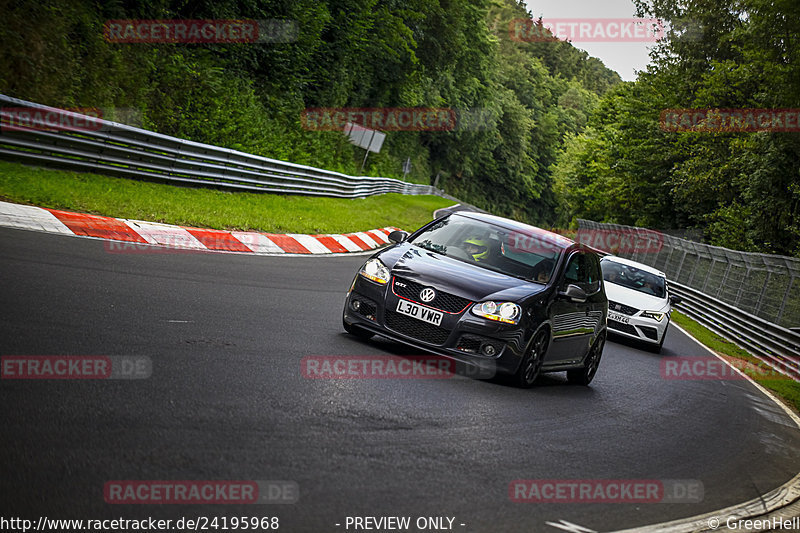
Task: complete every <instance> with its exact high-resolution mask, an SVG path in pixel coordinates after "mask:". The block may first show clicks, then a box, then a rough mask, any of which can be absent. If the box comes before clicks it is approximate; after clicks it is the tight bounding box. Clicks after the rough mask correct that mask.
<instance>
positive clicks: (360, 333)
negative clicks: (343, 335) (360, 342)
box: [342, 319, 375, 340]
mask: <svg viewBox="0 0 800 533" xmlns="http://www.w3.org/2000/svg"><path fill="white" fill-rule="evenodd" d="M342 326H344V330H345V331H346V332H347V333H349V334H350V335H353V336H355V337H358V338H359V339H364V340H369V339H371V338H372V337H374V336H375V334H374V333H372V332H370V331H367V330H366V329H362V328H360V327H358V326H354V325H352V324H348V323H347V322H345V321H344V319H342Z"/></svg>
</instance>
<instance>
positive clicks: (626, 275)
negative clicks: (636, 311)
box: [600, 260, 667, 298]
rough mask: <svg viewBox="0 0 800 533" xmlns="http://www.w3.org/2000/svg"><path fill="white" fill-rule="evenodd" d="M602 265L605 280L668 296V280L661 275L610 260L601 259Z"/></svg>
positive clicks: (651, 293) (647, 292) (661, 296)
mask: <svg viewBox="0 0 800 533" xmlns="http://www.w3.org/2000/svg"><path fill="white" fill-rule="evenodd" d="M600 266H601V267H602V269H603V280H605V281H606V282H607V283H613V284H615V285H621V286H622V287H626V288H628V289H633V290H635V291H639V292H643V293H644V294H649V295H651V296H656V297H658V298H664V297H665V296H666V293H667V286H666V280H665V279H664V278H663V277H661V276H657V275H655V274H651V273H650V272H647V271H645V270H640V269H638V268H636V267H632V266H628V265H623V264H622V263H617V262H615V261H610V260H603V261H600Z"/></svg>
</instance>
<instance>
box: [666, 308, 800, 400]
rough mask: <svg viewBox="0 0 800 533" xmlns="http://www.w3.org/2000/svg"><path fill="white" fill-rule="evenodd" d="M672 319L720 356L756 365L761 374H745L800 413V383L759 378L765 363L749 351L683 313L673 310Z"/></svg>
mask: <svg viewBox="0 0 800 533" xmlns="http://www.w3.org/2000/svg"><path fill="white" fill-rule="evenodd" d="M671 319H672V321H673V322H675V323H676V324H677V325H679V326H680V327H682V328H683V329H685V330H686V331H688V332H689V333H691V334H692V336H693V337H694V338H695V339H697V340H698V341H700V342H701V343H703V344H704V345H706V346H707V347H709V348H710V349H711V350H713V351H714V352H716V353H718V354H719V355H722V356H725V357H733V358H735V359H741V360H743V361H746V362H747V363H752V364H753V365H755V366H756V368H757V369H759V370H761V372H753V373H751V372H745V373H747V374H749V375H750V377H752V378H753V379H754V380H755V381H756V382H757V383H758V384H759V385H761V386H762V387H764V388H765V389H767V390H769V391H770V392H772V393H773V394H774V395H775V396H777V397H778V398H780V399H781V400H783V402H784V403H785V404H787V405H788V406H789V407H791V408H792V409H793V410H794V412H796V413H800V383H797V382H796V381H794V380H792V379H791V378H788V377H785V376H780V375H775V376H774V377H769V376H767V377H762V376H759V375H758V374H763V373H764V371H765V370H766V369H767V367H765V365H764V363H762V362H761V360H760V359H758V358H756V357H754V356H753V355H750V353H749V352H748V351H746V350H744V349H742V348H740V347H738V346H737V345H735V344H733V343H732V342H730V341H728V340H725V339H724V338H722V337H720V336H719V335H717V334H716V333H714V332H713V331H711V330H709V329H707V328H706V327H704V326H702V325H700V324H699V323H698V322H696V321H694V320H692V319H691V318H689V317H688V316H686V315H684V314H683V313H680V312H678V311H675V310H673V311H672V315H671ZM743 366H744V365H743Z"/></svg>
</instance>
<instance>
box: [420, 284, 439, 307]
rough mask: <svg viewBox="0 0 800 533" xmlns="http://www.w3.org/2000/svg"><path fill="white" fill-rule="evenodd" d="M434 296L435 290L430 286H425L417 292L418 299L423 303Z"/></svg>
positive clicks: (431, 299)
mask: <svg viewBox="0 0 800 533" xmlns="http://www.w3.org/2000/svg"><path fill="white" fill-rule="evenodd" d="M434 298H436V291H435V290H433V289H431V288H430V287H425V288H424V289H422V290H421V291H420V293H419V299H420V300H422V301H423V302H425V303H428V302H431V301H433V299H434Z"/></svg>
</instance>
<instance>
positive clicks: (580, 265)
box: [564, 252, 589, 289]
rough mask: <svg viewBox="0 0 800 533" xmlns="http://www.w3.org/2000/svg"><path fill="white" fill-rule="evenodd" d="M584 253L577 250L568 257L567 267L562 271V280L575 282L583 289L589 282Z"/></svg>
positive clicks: (568, 282)
mask: <svg viewBox="0 0 800 533" xmlns="http://www.w3.org/2000/svg"><path fill="white" fill-rule="evenodd" d="M586 263H587V257H586V254H584V253H582V252H578V253H575V254H573V255H572V257H570V258H569V263H567V269H566V271H565V272H564V281H565V282H566V283H567V284H570V283H572V284H575V285H577V286H578V287H581V288H583V289H585V288H586V285H587V284H588V283H589V276H588V270H589V269H588V268H587V264H586Z"/></svg>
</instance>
